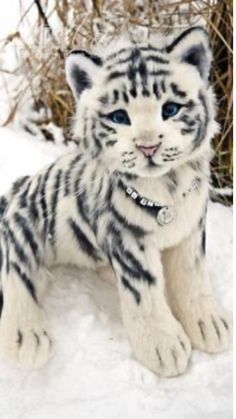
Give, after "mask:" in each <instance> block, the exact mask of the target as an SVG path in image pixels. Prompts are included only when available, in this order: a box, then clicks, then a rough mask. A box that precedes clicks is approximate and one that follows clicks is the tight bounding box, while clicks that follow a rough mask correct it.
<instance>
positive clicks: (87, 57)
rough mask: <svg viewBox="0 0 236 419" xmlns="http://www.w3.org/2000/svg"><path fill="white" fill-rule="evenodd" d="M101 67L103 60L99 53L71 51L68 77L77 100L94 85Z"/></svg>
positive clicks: (67, 67)
mask: <svg viewBox="0 0 236 419" xmlns="http://www.w3.org/2000/svg"><path fill="white" fill-rule="evenodd" d="M101 67H102V60H101V58H99V57H98V56H97V55H92V54H89V53H88V52H87V51H84V50H73V51H71V53H70V54H69V55H68V57H67V59H66V79H67V82H68V84H69V86H70V88H71V90H72V92H73V94H74V97H75V99H76V100H78V99H79V97H80V95H81V93H82V92H83V91H84V90H85V89H90V88H91V87H92V86H93V83H94V80H95V78H96V76H97V74H98V73H99V71H100V69H101Z"/></svg>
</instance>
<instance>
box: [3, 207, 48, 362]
mask: <svg viewBox="0 0 236 419" xmlns="http://www.w3.org/2000/svg"><path fill="white" fill-rule="evenodd" d="M0 247H1V254H2V261H1V273H0V276H1V283H2V294H3V307H2V313H1V319H0V353H1V355H2V356H3V357H4V358H7V359H10V360H12V361H15V362H17V363H20V364H23V365H26V366H30V367H35V368H37V367H41V366H42V365H43V364H45V363H46V362H47V360H48V358H49V357H50V355H51V351H52V341H51V338H50V335H49V332H48V326H47V322H46V319H45V314H44V311H43V309H42V305H41V300H42V294H43V291H44V288H45V285H46V276H45V273H46V269H45V268H44V265H43V258H42V244H41V243H40V240H39V237H38V236H37V234H36V233H35V231H34V229H33V227H32V226H31V225H30V222H29V221H28V220H27V219H26V217H25V215H22V214H21V213H19V212H14V213H13V214H12V216H11V218H10V219H8V220H6V219H5V220H2V223H1V226H0Z"/></svg>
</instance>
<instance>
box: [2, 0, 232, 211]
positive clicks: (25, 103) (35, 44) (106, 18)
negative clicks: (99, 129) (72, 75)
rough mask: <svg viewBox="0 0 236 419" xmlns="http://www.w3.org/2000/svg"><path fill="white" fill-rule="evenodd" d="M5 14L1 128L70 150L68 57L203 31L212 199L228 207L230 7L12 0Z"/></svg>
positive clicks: (208, 0)
mask: <svg viewBox="0 0 236 419" xmlns="http://www.w3.org/2000/svg"><path fill="white" fill-rule="evenodd" d="M2 13H3V15H4V19H2V18H1V20H2V22H3V25H2V27H1V28H0V92H1V102H2V104H1V106H0V124H1V125H2V126H8V125H13V124H14V125H16V126H20V127H21V129H23V130H25V131H27V132H29V133H30V134H32V138H35V139H36V140H41V141H50V142H54V143H55V144H61V143H64V144H67V145H68V146H69V145H70V144H71V143H72V141H73V140H72V138H71V134H70V118H71V116H72V115H73V112H74V103H73V99H72V96H71V92H70V90H69V88H68V86H67V84H66V82H65V74H64V59H65V56H66V55H67V53H68V51H69V50H70V49H72V48H74V47H79V48H85V49H88V50H89V49H90V48H91V47H92V46H93V45H94V44H95V43H102V44H106V43H107V42H109V40H110V39H111V38H113V37H114V36H117V35H118V34H120V33H122V32H124V31H126V32H127V31H128V32H132V33H133V32H135V31H139V32H140V31H142V32H144V33H146V32H150V31H159V30H161V31H163V32H164V33H171V32H172V31H173V30H176V29H178V30H181V29H184V28H186V27H188V26H190V25H195V24H197V25H203V26H205V27H206V28H207V29H208V31H209V34H210V39H211V45H212V49H213V55H214V61H213V68H212V73H211V80H212V83H213V84H214V86H215V92H216V96H217V102H218V117H217V119H218V121H219V123H220V125H221V132H220V134H218V135H217V136H216V137H215V139H214V142H213V145H214V150H215V157H214V158H213V160H212V189H211V197H212V199H213V200H217V201H220V202H222V203H224V204H226V205H230V204H231V203H232V198H233V197H232V177H233V132H232V125H233V121H232V105H233V98H232V84H233V68H232V61H233V51H232V37H233V2H232V0H218V1H217V0H156V1H154V0H136V1H135V0H134V1H131V0H33V1H30V0H12V1H11V2H9V4H6V3H5V4H4V10H3V11H2V10H1V14H2ZM0 141H4V139H0Z"/></svg>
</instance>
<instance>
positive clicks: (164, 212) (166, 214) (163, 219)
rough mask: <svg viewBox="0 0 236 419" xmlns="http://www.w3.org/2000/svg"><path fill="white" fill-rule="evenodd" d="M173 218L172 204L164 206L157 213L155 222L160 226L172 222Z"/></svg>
mask: <svg viewBox="0 0 236 419" xmlns="http://www.w3.org/2000/svg"><path fill="white" fill-rule="evenodd" d="M174 218H175V210H174V208H173V207H172V206H167V205H166V206H164V207H162V208H161V209H160V210H159V211H158V213H157V222H158V224H159V225H160V226H165V225H167V224H170V223H172V221H174Z"/></svg>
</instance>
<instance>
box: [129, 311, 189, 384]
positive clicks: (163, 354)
mask: <svg viewBox="0 0 236 419" xmlns="http://www.w3.org/2000/svg"><path fill="white" fill-rule="evenodd" d="M142 324H143V326H144V323H142ZM145 324H147V326H146V327H143V328H142V330H137V333H135V330H134V329H132V331H131V333H130V340H131V343H132V346H133V349H134V353H135V355H136V358H137V359H138V360H139V361H140V362H142V364H144V365H145V366H147V367H148V368H149V369H150V370H151V371H153V372H155V373H156V374H158V375H160V376H162V377H174V376H177V375H180V374H182V373H183V372H184V371H185V370H186V368H187V366H188V363H189V359H190V356H191V350H192V348H191V344H190V341H189V338H188V337H187V335H186V334H185V332H184V330H183V328H182V326H181V325H180V324H179V323H178V322H177V321H176V320H175V319H174V317H171V319H170V320H169V321H166V322H165V324H164V325H162V326H161V327H160V328H159V327H158V323H154V322H153V321H150V319H148V320H147V322H146V321H145Z"/></svg>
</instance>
